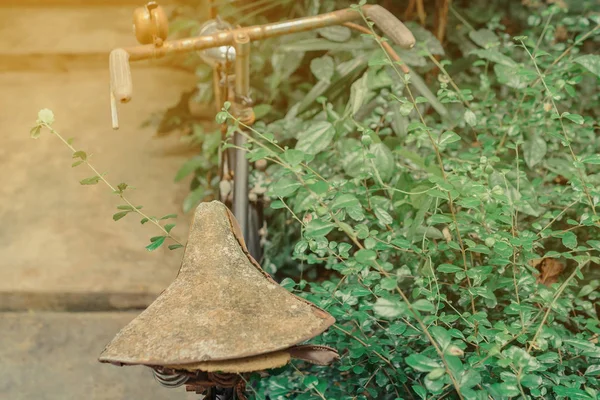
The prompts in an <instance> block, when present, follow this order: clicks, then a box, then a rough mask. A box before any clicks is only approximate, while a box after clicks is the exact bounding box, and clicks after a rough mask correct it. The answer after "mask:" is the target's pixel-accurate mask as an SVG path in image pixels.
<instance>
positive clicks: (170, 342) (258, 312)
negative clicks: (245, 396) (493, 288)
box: [99, 201, 338, 391]
mask: <svg viewBox="0 0 600 400" xmlns="http://www.w3.org/2000/svg"><path fill="white" fill-rule="evenodd" d="M334 322H335V320H334V318H333V317H332V316H331V315H330V314H329V313H327V312H326V311H324V310H322V309H320V308H319V307H317V306H316V305H314V304H312V303H310V302H309V301H307V300H304V299H302V298H300V297H297V296H295V295H294V294H292V293H290V292H288V291H287V290H286V289H284V288H283V287H281V286H280V285H279V284H277V282H275V281H274V280H273V279H272V278H271V277H270V276H269V275H268V274H267V273H266V272H264V271H263V270H262V268H261V267H260V265H259V264H258V263H257V262H256V261H255V260H254V259H253V258H252V257H251V256H250V254H249V253H248V250H247V248H246V244H245V242H244V239H243V236H242V235H241V231H240V228H239V226H238V223H237V221H236V220H235V218H234V216H233V214H231V212H230V211H229V210H228V209H227V207H225V205H224V204H222V203H220V202H218V201H213V202H210V203H202V204H200V205H199V206H198V208H197V209H196V212H195V215H194V220H193V223H192V226H191V229H190V234H189V238H188V242H187V245H186V248H185V252H184V255H183V261H182V265H181V268H180V270H179V273H178V275H177V278H176V279H175V281H173V283H171V285H170V286H169V287H168V288H167V289H166V290H165V291H164V292H163V293H162V294H161V295H160V296H159V297H158V298H157V299H156V300H155V301H154V302H153V303H152V304H150V306H149V307H148V308H147V309H146V310H145V311H143V312H142V313H141V314H140V315H139V316H138V317H136V318H135V319H134V320H133V321H131V322H130V323H129V325H127V326H126V327H125V328H123V329H122V330H121V331H120V332H119V333H118V334H117V335H116V336H115V338H114V339H113V340H112V341H111V342H110V343H109V344H108V345H107V346H106V348H105V349H104V351H103V352H102V354H101V355H100V358H99V361H101V362H106V363H112V364H116V365H146V366H149V367H152V368H153V369H155V370H157V371H160V372H161V373H163V374H164V373H173V374H175V373H177V374H179V375H181V376H188V377H189V378H191V381H193V380H194V379H196V382H200V383H202V382H203V385H204V387H206V386H210V384H208V383H207V382H206V380H207V379H208V381H210V380H211V377H212V378H214V377H215V376H217V375H216V374H221V375H220V376H221V377H223V376H227V374H233V375H239V374H241V373H246V372H253V371H262V370H266V369H271V368H276V367H280V366H283V365H285V364H287V363H288V362H289V361H290V359H292V358H298V359H302V360H305V361H307V362H310V363H314V364H319V365H328V364H330V363H331V362H333V361H334V360H336V359H337V358H338V354H337V352H336V351H335V350H334V349H332V348H329V347H326V346H315V345H302V344H301V343H303V342H305V341H307V340H309V339H312V338H313V337H315V336H317V335H319V334H321V333H322V332H324V331H325V330H326V329H327V328H328V327H329V326H331V325H332V324H333V323H334ZM201 373H205V374H204V375H202V374H201ZM206 373H209V374H212V375H206ZM223 374H224V375H223ZM194 377H195V378H194ZM212 380H213V381H218V379H212ZM234 380H235V379H234ZM236 382H237V381H236ZM188 383H189V382H188ZM213 383H214V384H215V385H218V384H219V382H216V383H215V382H213ZM221 383H222V382H221ZM188 386H189V385H188ZM232 386H233V385H232ZM202 389H203V388H202V387H199V386H198V385H196V386H195V387H194V386H193V385H192V388H191V389H190V387H188V390H196V391H201V390H202Z"/></svg>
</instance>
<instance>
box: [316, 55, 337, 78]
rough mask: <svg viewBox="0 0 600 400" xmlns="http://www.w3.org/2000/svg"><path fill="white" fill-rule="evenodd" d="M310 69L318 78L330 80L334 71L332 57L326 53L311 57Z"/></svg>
mask: <svg viewBox="0 0 600 400" xmlns="http://www.w3.org/2000/svg"><path fill="white" fill-rule="evenodd" d="M310 71H311V72H312V73H313V75H314V76H315V78H317V79H318V80H320V81H330V80H331V78H332V77H333V73H334V71H335V65H334V63H333V58H331V57H330V56H327V55H325V56H323V57H319V58H313V59H312V61H311V62H310Z"/></svg>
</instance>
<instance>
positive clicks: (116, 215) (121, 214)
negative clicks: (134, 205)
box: [112, 211, 129, 221]
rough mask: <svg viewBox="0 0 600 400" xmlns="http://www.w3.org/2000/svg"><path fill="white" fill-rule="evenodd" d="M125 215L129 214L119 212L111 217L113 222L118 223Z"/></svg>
mask: <svg viewBox="0 0 600 400" xmlns="http://www.w3.org/2000/svg"><path fill="white" fill-rule="evenodd" d="M127 214H129V211H121V212H118V213H116V214H113V216H112V218H113V221H118V220H120V219H121V218H123V217H124V216H126V215H127Z"/></svg>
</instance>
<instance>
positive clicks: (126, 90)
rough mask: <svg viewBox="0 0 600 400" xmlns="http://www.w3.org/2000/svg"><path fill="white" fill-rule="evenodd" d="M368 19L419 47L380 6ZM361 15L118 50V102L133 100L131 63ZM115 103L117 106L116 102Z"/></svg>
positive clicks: (370, 8) (114, 73) (348, 12)
mask: <svg viewBox="0 0 600 400" xmlns="http://www.w3.org/2000/svg"><path fill="white" fill-rule="evenodd" d="M362 9H363V10H364V12H365V15H366V16H367V17H369V18H370V19H371V20H373V22H374V23H375V24H376V25H377V26H378V27H379V28H380V29H381V30H382V31H383V32H384V33H385V34H386V35H387V36H389V37H390V39H392V40H393V41H394V43H396V44H397V45H399V46H400V47H402V48H405V49H410V48H412V47H413V46H414V45H415V37H414V36H413V34H412V33H411V32H410V30H409V29H408V28H407V27H406V26H405V25H404V24H403V23H402V22H401V21H400V20H398V18H396V17H395V16H394V14H392V13H391V12H389V11H388V10H386V9H385V8H383V7H381V6H379V5H365V6H363V7H362ZM360 17H361V14H360V13H358V12H357V11H356V10H353V9H350V8H347V9H344V10H339V11H333V12H330V13H327V14H321V15H316V16H312V17H304V18H297V19H293V20H290V21H284V22H275V23H271V24H266V25H259V26H251V27H245V28H237V29H233V30H230V31H227V32H219V33H214V34H212V35H203V36H197V37H194V38H187V39H179V40H170V41H164V42H163V41H160V43H159V44H156V45H155V44H146V45H140V46H135V47H129V48H125V49H123V48H119V49H115V50H113V51H112V52H111V53H110V62H109V66H110V80H111V92H112V95H113V97H114V98H115V100H116V101H118V102H120V103H126V102H128V101H129V100H130V99H131V96H132V91H133V85H132V82H131V71H130V68H129V61H130V60H131V61H137V60H144V59H148V58H158V57H163V56H165V55H166V54H170V53H183V52H189V51H199V50H205V49H209V48H213V47H220V46H232V45H234V41H235V40H234V38H236V37H239V36H241V37H248V38H249V39H250V41H257V40H262V39H266V38H270V37H275V36H282V35H287V34H291V33H298V32H305V31H310V30H314V29H319V28H324V27H327V26H332V25H342V24H344V23H346V22H351V21H354V20H356V19H359V18H360ZM116 101H115V102H116ZM115 102H113V104H112V109H113V110H112V111H113V128H114V129H118V123H117V122H116V109H115V107H116V105H115V104H114V103H115Z"/></svg>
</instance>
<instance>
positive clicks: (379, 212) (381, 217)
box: [373, 207, 394, 225]
mask: <svg viewBox="0 0 600 400" xmlns="http://www.w3.org/2000/svg"><path fill="white" fill-rule="evenodd" d="M373 212H374V213H375V217H377V221H379V223H380V224H382V225H390V224H391V223H393V222H394V219H393V218H392V216H391V215H390V214H388V212H387V211H385V210H384V209H382V208H380V207H375V208H374V209H373Z"/></svg>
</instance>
